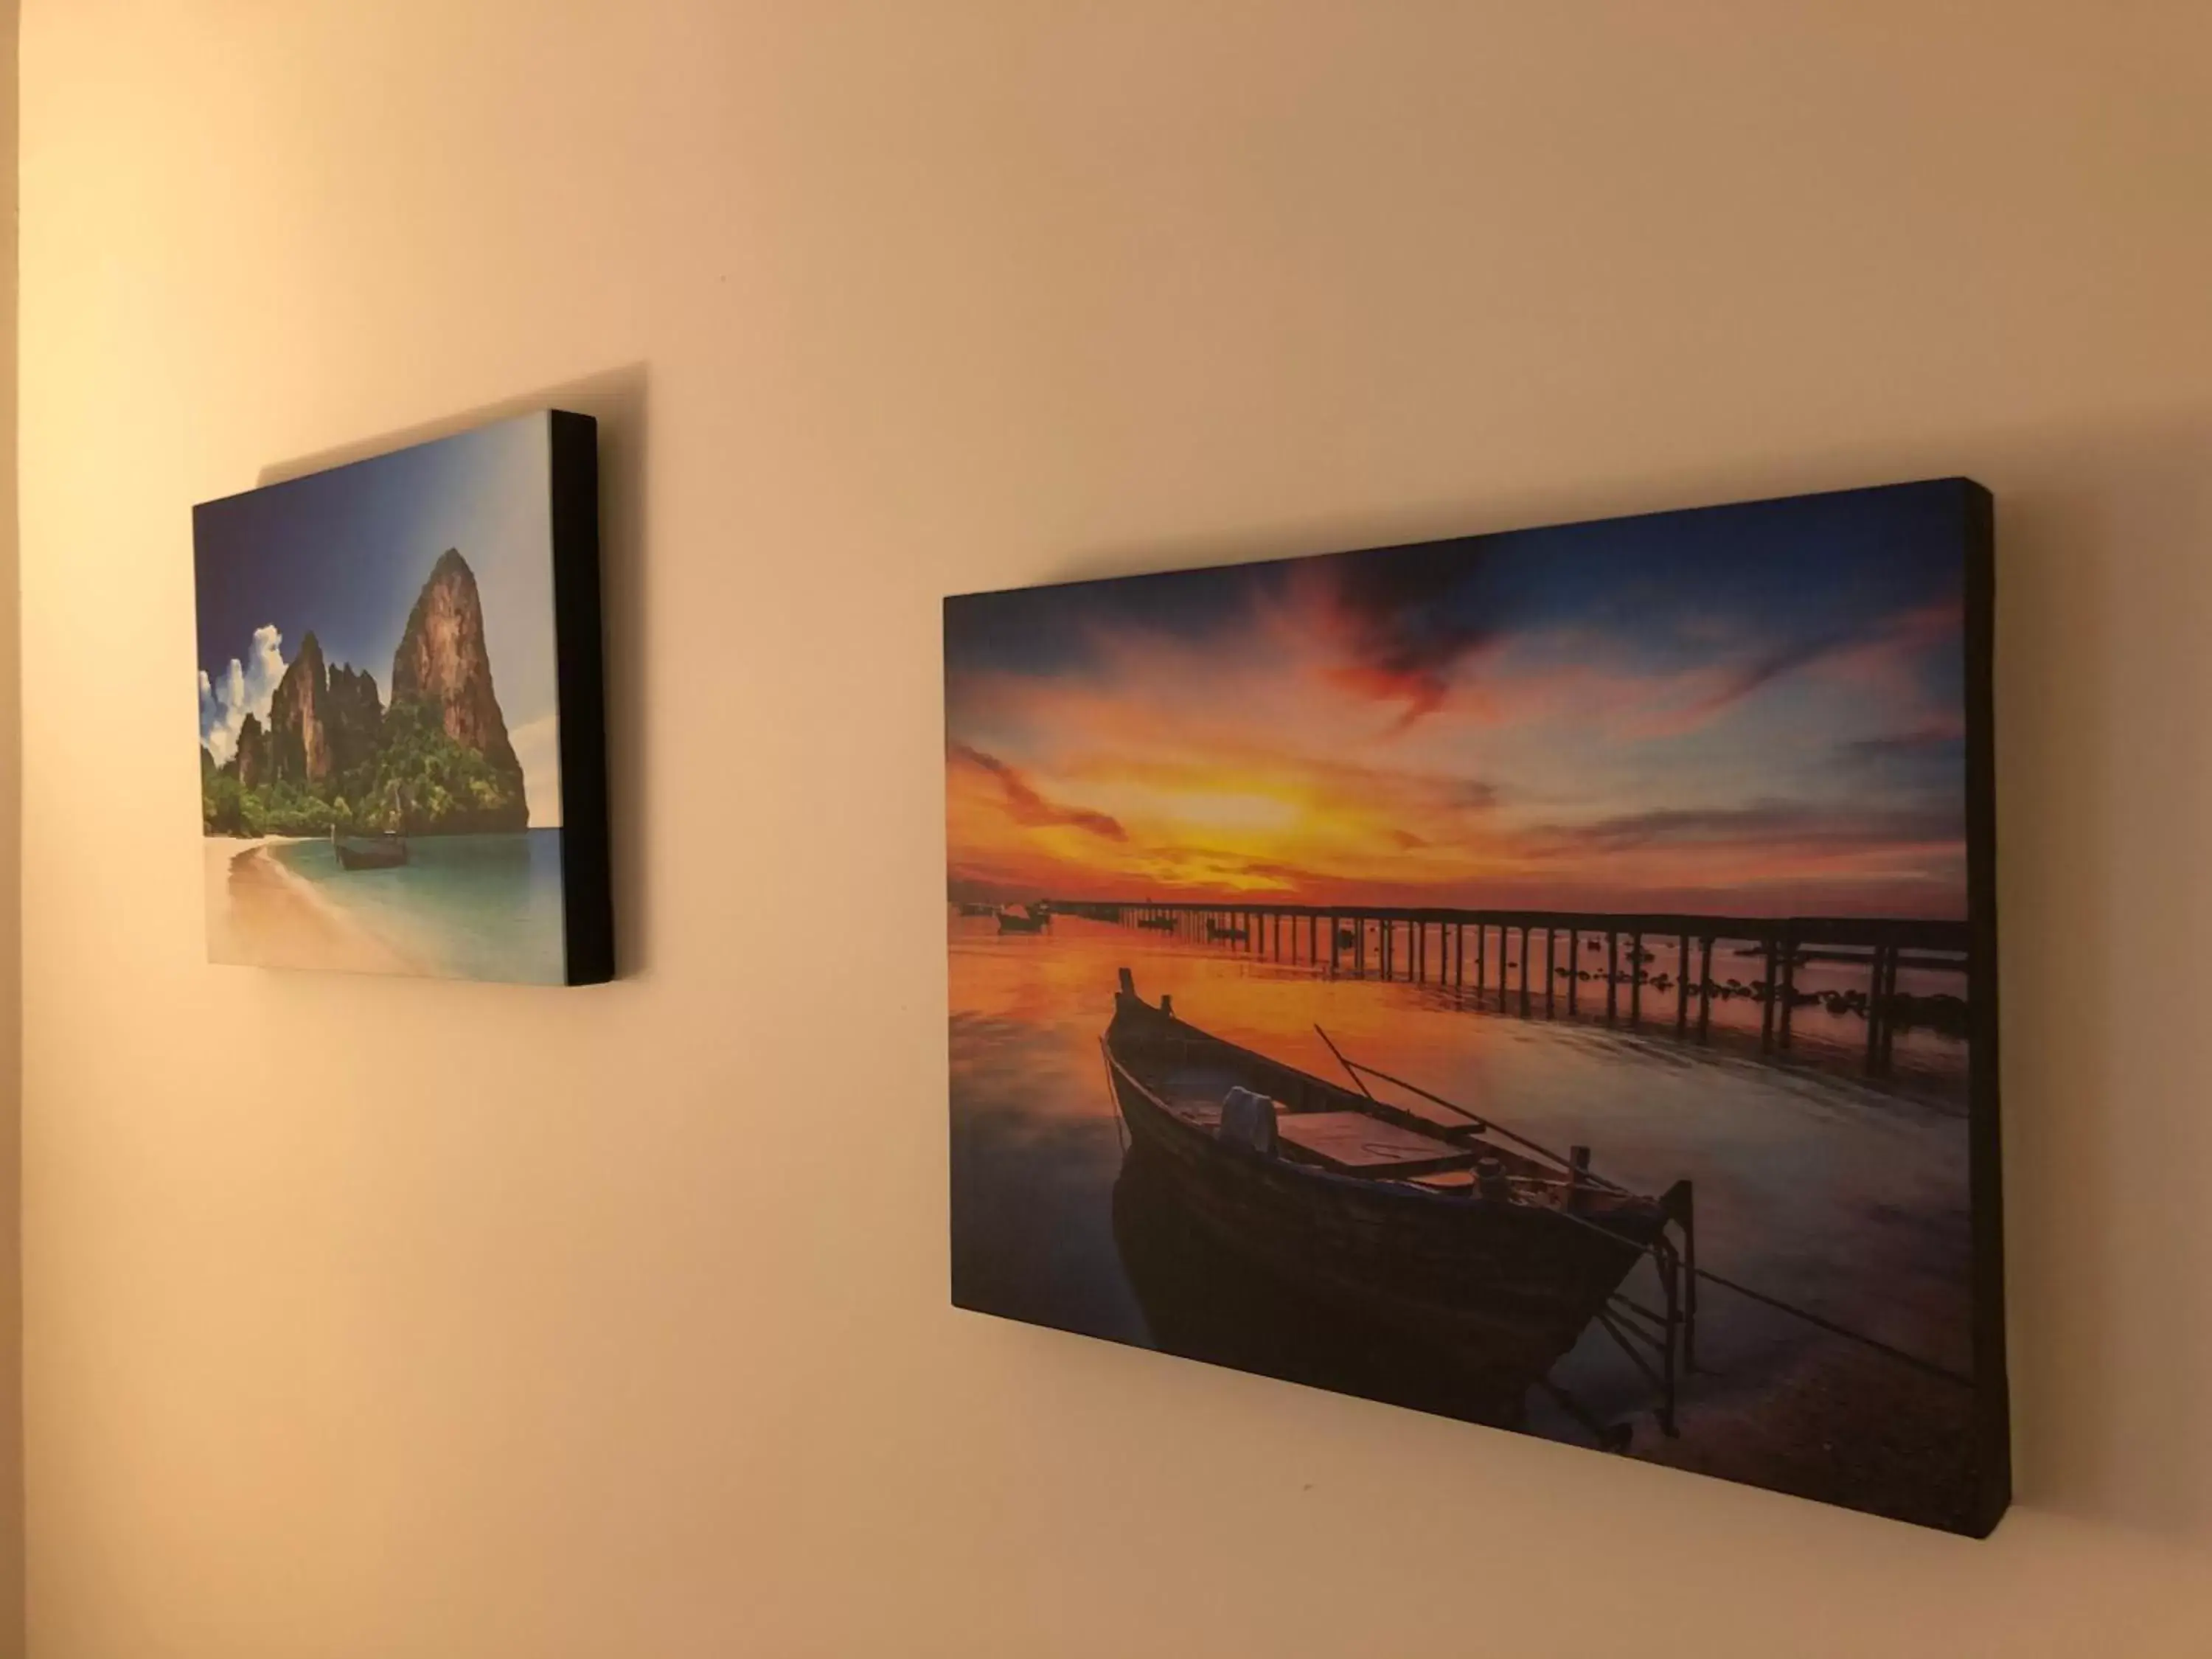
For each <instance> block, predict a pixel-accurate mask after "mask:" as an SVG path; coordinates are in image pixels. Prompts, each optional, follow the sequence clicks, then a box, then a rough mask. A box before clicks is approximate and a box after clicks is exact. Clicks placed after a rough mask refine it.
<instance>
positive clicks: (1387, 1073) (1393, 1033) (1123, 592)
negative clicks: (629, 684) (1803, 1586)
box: [945, 479, 2010, 1534]
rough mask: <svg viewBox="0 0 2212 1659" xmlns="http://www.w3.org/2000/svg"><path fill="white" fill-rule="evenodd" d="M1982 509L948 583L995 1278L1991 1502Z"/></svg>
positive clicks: (1285, 1369)
mask: <svg viewBox="0 0 2212 1659" xmlns="http://www.w3.org/2000/svg"><path fill="white" fill-rule="evenodd" d="M1990 522H1991V514H1990V500H1989V497H1988V495H1987V494H1986V493H1985V492H1984V491H1983V490H1982V489H1980V488H1979V487H1978V486H1977V485H1975V484H1972V483H1969V482H1966V481H1965V480H1961V479H1952V480H1944V481H1938V482H1933V483H1915V484H1905V485H1899V486H1894V487H1889V488H1884V489H1866V490H1857V491H1850V492H1844V493H1838V494H1833V495H1812V496H1804V497H1799V498H1795V499H1790V500H1784V501H1765V502H1756V503H1750V504H1745V505H1738V506H1731V507H1716V508H1711V509H1705V510H1700V511H1693V512H1683V513H1662V514H1657V515H1653V516H1649V517H1642V518H1633V519H1623V520H1611V521H1607V522H1599V523H1590V524H1582V525H1574V526H1563V527H1558V528H1552V529H1544V530H1535V531H1528V532H1515V533H1510V534H1500V535H1488V536H1479V537H1472V538H1466V539H1462V540H1455V541H1444V542H1437V543H1431V544H1423V545H1418V546H1404V547H1393V548H1383V549H1377V550H1368V551H1361V552H1350V553H1343V554H1335V555H1326V556H1316V557H1309V558H1303V559H1295V560H1285V561H1279V562H1265V563H1257V564H1248V565H1242V566H1236V567H1231V568H1217V569H1205V570H1195V571H1190V572H1186V573H1181V574H1165V575H1147V576H1139V577H1132V578H1127V579H1123V580H1108V581H1092V582H1083V583H1076V584H1072V585H1067V586H1051V587H1039V588H1032V589H1024V590H1019V591H1015V592H1000V593H983V594H975V595H971V596H968V597H963V598H957V599H949V600H948V601H946V604H945V702H946V714H945V723H946V734H945V792H946V834H947V842H948V860H949V867H948V870H947V884H948V885H947V900H948V905H947V922H948V928H949V934H950V955H951V960H950V983H951V1178H952V1191H951V1225H952V1238H951V1271H952V1295H953V1299H954V1301H955V1302H956V1303H957V1304H958V1305H960V1306H962V1307H963V1308H968V1309H973V1310H980V1311H981V1312H985V1313H990V1314H996V1315H1000V1316H1005V1317H1007V1318H1011V1319H1018V1320H1024V1321H1028V1322H1034V1323H1037V1324H1041V1325H1048V1326H1054V1327H1057V1328H1061V1329H1064V1330H1068V1331H1074V1332H1079V1333H1084V1334H1089V1335H1091V1336H1096V1337H1103V1338H1109V1339H1111V1340H1115V1341H1120V1342H1125V1343H1132V1344H1136V1345H1139V1346H1146V1347H1149V1348H1154V1349H1158V1350H1160V1351H1162V1352H1169V1353H1174V1354H1179V1355H1184V1356H1188V1357H1190V1358H1198V1359H1203V1360H1208V1361H1212V1362H1214V1363H1218V1364H1225V1365H1231V1366H1236V1367H1239V1368H1242V1369H1243V1370H1251V1371H1257V1372H1261V1373H1265V1374H1267V1375H1270V1376H1278V1377H1283V1378H1287V1379H1291V1380H1292V1381H1296V1382H1299V1383H1308V1384H1311V1385H1315V1386H1318V1387H1322V1388H1327V1389H1336V1390H1340V1391H1343V1392H1346V1393H1350V1394H1354V1395H1364V1396H1367V1397H1370V1398H1372V1399H1376V1400H1380V1401H1390V1402H1394V1403H1396V1404H1399V1405H1403V1406H1409V1407H1418V1408H1420V1409H1423V1410H1426V1411H1430V1412H1435V1413H1444V1414H1447V1415H1449V1416H1452V1417H1455V1418H1460V1419H1466V1420H1468V1421H1471V1422H1474V1423H1480V1424H1485V1425H1492V1426H1496V1427H1503V1428H1510V1429H1515V1430H1519V1431H1523V1432H1526V1433H1529V1434H1534V1435H1540V1436H1542V1437H1547V1438H1548V1439H1552V1440H1556V1441H1560V1442H1565V1443H1571V1444H1575V1445H1581V1446H1587V1447H1592V1448H1596V1449H1603V1450H1606V1451H1608V1452H1611V1453H1614V1454H1618V1455H1625V1456H1627V1457H1632V1458H1638V1459H1643V1460H1646V1461H1649V1462H1656V1463H1662V1464H1668V1465H1673V1466H1675V1467H1677V1468H1683V1469H1687V1470H1692V1471H1697V1472H1700V1473H1703V1474H1709V1475H1715V1476H1720V1477H1723V1478H1726V1479H1729V1480H1739V1481H1745V1482H1749V1483H1752V1484H1755V1485H1758V1486H1766V1487H1771V1488H1773V1489H1776V1490H1778V1491H1781V1492H1791V1493H1796V1494H1799V1495H1802V1496H1804V1497H1808V1498H1818V1499H1822V1500H1825V1501H1827V1502H1830V1503H1834V1504H1847V1505H1850V1506H1853V1507H1856V1508H1858V1509H1862V1510H1871V1511H1874V1512H1876V1513H1879V1514H1881V1515H1886V1516H1895V1517H1898V1518H1900V1519H1904V1520H1907V1521H1911V1522H1920V1523H1923V1524H1926V1525H1929V1526H1934V1527H1941V1528H1949V1529H1952V1530H1954V1531H1960V1532H1965V1533H1970V1534H1984V1533H1986V1532H1987V1531H1988V1530H1989V1529H1990V1528H1991V1527H1993V1526H1994V1525H1995V1524H1996V1520H1997V1518H1998V1516H2000V1514H2001V1513H2002V1510H2003V1508H2004V1506H2005V1504H2006V1503H2007V1502H2008V1497H2009V1491H2010V1474H2009V1468H2010V1465H2009V1457H2008V1444H2007V1414H2006V1385H2005V1370H2004V1333H2003V1314H2002V1242H2001V1231H2000V1222H1999V1215H2000V1209H1999V1194H1998V1187H1997V1143H1996V1041H1995V1038H1996V981H1995V969H1996V952H1995V942H1996V933H1995V926H1996V923H1995V915H1994V896H1995V884H1994V865H1993V860H1994V831H1993V824H1992V806H1991V801H1992V789H1991V780H1990V706H1989V698H1990V605H1991V599H1990V587H1991V566H1990ZM1439 1478H1448V1476H1447V1475H1446V1474H1444V1472H1442V1471H1439Z"/></svg>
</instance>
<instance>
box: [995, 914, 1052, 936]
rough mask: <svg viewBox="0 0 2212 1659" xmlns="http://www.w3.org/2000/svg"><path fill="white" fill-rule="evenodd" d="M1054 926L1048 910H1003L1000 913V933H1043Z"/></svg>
mask: <svg viewBox="0 0 2212 1659" xmlns="http://www.w3.org/2000/svg"><path fill="white" fill-rule="evenodd" d="M1051 925H1052V913H1051V912H1050V911H1048V910H1040V909H1031V910H1028V911H1026V912H1024V911H1021V910H1001V911H1000V912H999V931H1000V933H1042V932H1044V930H1045V929H1046V928H1047V927H1050V926H1051Z"/></svg>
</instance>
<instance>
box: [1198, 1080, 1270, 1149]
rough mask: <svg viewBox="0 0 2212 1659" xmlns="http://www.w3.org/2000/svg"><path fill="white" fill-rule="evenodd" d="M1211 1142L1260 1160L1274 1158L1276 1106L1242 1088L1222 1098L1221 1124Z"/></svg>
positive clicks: (1265, 1097) (1217, 1126) (1215, 1127)
mask: <svg viewBox="0 0 2212 1659" xmlns="http://www.w3.org/2000/svg"><path fill="white" fill-rule="evenodd" d="M1213 1134H1214V1139H1217V1140H1219V1141H1221V1142H1223V1143H1225V1145H1228V1146H1236V1147H1238V1148H1240V1149H1242V1150H1243V1151H1244V1152H1257V1153H1258V1154H1259V1155H1260V1156H1261V1157H1262V1158H1273V1157H1274V1155H1275V1103H1274V1102H1273V1101H1272V1100H1270V1099H1268V1098H1267V1096H1265V1095H1261V1094H1255V1093H1254V1092H1253V1091H1251V1090H1249V1089H1246V1088H1243V1087H1241V1086H1240V1087H1237V1088H1235V1089H1231V1091H1229V1092H1228V1093H1227V1094H1225V1095H1224V1096H1223V1097H1221V1121H1220V1122H1218V1124H1216V1125H1215V1126H1214V1129H1213Z"/></svg>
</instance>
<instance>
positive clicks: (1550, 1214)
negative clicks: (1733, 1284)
mask: <svg viewBox="0 0 2212 1659" xmlns="http://www.w3.org/2000/svg"><path fill="white" fill-rule="evenodd" d="M1103 1048H1104V1049H1105V1054H1106V1062H1107V1071H1108V1076H1109V1082H1110V1085H1111V1087H1112V1090H1113V1096H1114V1103H1115V1107H1116V1109H1118V1110H1119V1111H1120V1113H1121V1118H1122V1121H1124V1122H1125V1123H1126V1124H1127V1127H1128V1131H1129V1134H1130V1138H1131V1143H1132V1144H1131V1147H1130V1156H1131V1157H1132V1158H1146V1159H1148V1160H1151V1161H1152V1165H1153V1167H1154V1170H1155V1171H1156V1174H1157V1179H1158V1182H1160V1183H1161V1184H1162V1185H1164V1187H1165V1188H1168V1189H1170V1190H1171V1191H1172V1192H1173V1193H1174V1194H1175V1195H1176V1198H1177V1199H1178V1200H1180V1203H1181V1205H1182V1208H1183V1210H1184V1211H1185V1212H1186V1213H1187V1214H1188V1217H1189V1218H1191V1220H1192V1222H1193V1224H1194V1225H1196V1226H1197V1227H1199V1228H1200V1229H1202V1230H1203V1231H1205V1232H1206V1234H1208V1235H1209V1236H1211V1237H1212V1238H1214V1239H1215V1240H1216V1241H1217V1242H1218V1243H1220V1244H1221V1245H1222V1246H1224V1247H1225V1248H1226V1249H1231V1250H1233V1251H1235V1252H1237V1254H1238V1255H1241V1256H1242V1257H1243V1258H1244V1259H1245V1260H1246V1261H1249V1263H1251V1264H1252V1265H1254V1266H1255V1267H1259V1268H1261V1269H1262V1270H1264V1271H1266V1272H1267V1273H1269V1274H1270V1275H1272V1277H1273V1279H1276V1280H1277V1281H1279V1282H1281V1283H1283V1284H1285V1285H1290V1286H1292V1287H1295V1288H1296V1289H1297V1290H1298V1291H1301V1292H1303V1293H1304V1294H1307V1295H1310V1296H1311V1297H1315V1298H1316V1299H1317V1300H1318V1301H1320V1302H1321V1303H1322V1304H1330V1305H1334V1307H1336V1308H1338V1309H1340V1310H1347V1311H1352V1312H1356V1313H1358V1314H1359V1315H1361V1316H1364V1317H1366V1318H1369V1319H1371V1320H1375V1321H1378V1322H1381V1323H1383V1324H1384V1325H1386V1326H1388V1327H1389V1328H1392V1329H1395V1330H1396V1331H1398V1332H1400V1333H1401V1334H1407V1335H1413V1336H1417V1337H1419V1338H1420V1339H1422V1340H1427V1341H1431V1342H1434V1343H1437V1344H1438V1345H1439V1346H1443V1347H1444V1348H1447V1349H1449V1350H1451V1351H1453V1352H1455V1353H1457V1354H1459V1355H1461V1356H1462V1357H1463V1358H1465V1359H1466V1360H1467V1361H1468V1363H1469V1364H1470V1365H1472V1366H1476V1367H1479V1368H1480V1369H1481V1370H1484V1371H1485V1372H1486V1373H1487V1374H1490V1375H1492V1376H1496V1375H1499V1374H1519V1375H1522V1376H1525V1377H1526V1378H1527V1379H1528V1380H1531V1381H1533V1380H1534V1379H1535V1378H1537V1377H1540V1376H1542V1375H1543V1374H1544V1373H1545V1372H1546V1371H1547V1370H1549V1369H1550V1368H1551V1366H1552V1365H1553V1363H1554V1362H1555V1361H1557V1360H1558V1358H1559V1357H1560V1356H1561V1355H1562V1354H1564V1353H1565V1352H1566V1351H1567V1350H1568V1349H1569V1348H1571V1347H1572V1346H1574V1344H1575V1342H1576V1340H1577V1338H1578V1337H1580V1335H1581V1334H1582V1332H1583V1328H1584V1327H1586V1326H1587V1325H1588V1324H1589V1322H1590V1320H1591V1319H1592V1317H1593V1316H1595V1315H1596V1314H1597V1313H1598V1312H1599V1311H1600V1310H1601V1309H1603V1308H1604V1306H1605V1305H1606V1303H1607V1298H1608V1297H1611V1296H1612V1295H1613V1292H1614V1291H1616V1290H1617V1289H1618V1288H1619V1287H1620V1283H1621V1281H1622V1280H1623V1279H1625V1278H1626V1276H1627V1274H1628V1272H1629V1270H1630V1269H1631V1268H1632V1267H1634V1266H1635V1265H1636V1264H1637V1262H1638V1261H1639V1260H1640V1259H1641V1258H1642V1256H1643V1255H1644V1253H1645V1252H1646V1251H1647V1250H1650V1249H1653V1248H1654V1247H1655V1246H1656V1247H1657V1248H1659V1249H1661V1250H1662V1252H1666V1253H1669V1254H1671V1252H1670V1250H1669V1247H1668V1246H1667V1245H1666V1244H1664V1243H1662V1233H1663V1231H1664V1230H1665V1228H1666V1227H1667V1225H1668V1222H1669V1221H1686V1211H1687V1206H1688V1188H1687V1185H1686V1183H1682V1182H1678V1183H1677V1184H1676V1185H1675V1187H1674V1188H1672V1189H1670V1190H1669V1192H1668V1194H1667V1195H1666V1196H1665V1197H1663V1198H1660V1199H1653V1198H1648V1197H1644V1196H1642V1195H1640V1194H1634V1193H1631V1192H1628V1191H1626V1190H1625V1189H1623V1188H1620V1187H1617V1186H1615V1185H1613V1183H1611V1182H1606V1181H1603V1180H1602V1179H1601V1178H1600V1177H1598V1176H1595V1175H1594V1174H1592V1173H1591V1172H1590V1171H1589V1167H1588V1162H1587V1154H1586V1153H1584V1152H1582V1150H1581V1149H1576V1151H1575V1152H1574V1153H1571V1155H1570V1157H1569V1158H1566V1159H1559V1158H1553V1157H1550V1156H1549V1155H1539V1153H1538V1152H1536V1151H1535V1150H1534V1149H1531V1147H1530V1144H1529V1143H1528V1142H1525V1141H1521V1140H1519V1139H1518V1138H1517V1137H1515V1136H1512V1135H1511V1134H1510V1133H1509V1132H1506V1131H1504V1130H1502V1129H1499V1128H1498V1127H1496V1126H1494V1125H1492V1124H1489V1123H1487V1122H1485V1121H1480V1120H1479V1119H1474V1118H1473V1117H1470V1116H1468V1115H1465V1114H1461V1115H1459V1118H1458V1119H1457V1120H1456V1121H1455V1120H1454V1119H1453V1118H1452V1117H1451V1116H1450V1115H1449V1113H1447V1112H1445V1111H1444V1110H1443V1109H1438V1111H1437V1115H1436V1116H1434V1117H1431V1116H1430V1115H1427V1113H1426V1111H1425V1109H1424V1110H1422V1111H1415V1110H1413V1109H1408V1108H1405V1107H1401V1106H1398V1105H1396V1104H1395V1103H1387V1102H1383V1101H1378V1100H1376V1099H1375V1098H1374V1097H1371V1096H1370V1095H1367V1094H1364V1093H1361V1092H1358V1091H1355V1090H1353V1089H1347V1088H1344V1087H1340V1085H1336V1084H1334V1083H1329V1082H1327V1081H1325V1080H1323V1079H1321V1078H1317V1077H1315V1076H1312V1075H1310V1073H1305V1072H1301V1071H1298V1070H1297V1069H1296V1068H1295V1067H1292V1066H1286V1065H1284V1064H1283V1063H1281V1062H1280V1061H1279V1060H1271V1059H1269V1058H1268V1057H1267V1056H1266V1055H1264V1054H1257V1053H1255V1052H1254V1051H1252V1050H1250V1049H1248V1048H1239V1047H1237V1045H1236V1044H1234V1043H1231V1042H1225V1041H1223V1040H1222V1039H1220V1038H1218V1037H1216V1036H1212V1035H1210V1034H1209V1033H1207V1032H1206V1031H1203V1030H1200V1029H1199V1028H1198V1027H1196V1026H1194V1025H1192V1024H1188V1023H1187V1022H1186V1021H1184V1020H1182V1019H1180V1018H1176V1014H1175V1012H1174V1008H1173V1006H1172V1001H1171V1000H1170V999H1168V998H1165V997H1164V998H1162V999H1161V1000H1160V1004H1159V1006H1157V1007H1155V1006H1152V1005H1151V1004H1149V1003H1147V1002H1146V1001H1144V1000H1142V999H1141V998H1139V996H1138V995H1137V994H1136V988H1135V986H1134V984H1133V981H1132V980H1131V977H1130V974H1129V970H1128V969H1126V968H1125V969H1122V970H1121V988H1120V991H1119V994H1117V995H1116V996H1115V1002H1114V1017H1113V1019H1112V1021H1111V1022H1110V1023H1109V1024H1108V1026H1107V1028H1106V1032H1105V1036H1104V1037H1103ZM1509 1143H1512V1144H1509Z"/></svg>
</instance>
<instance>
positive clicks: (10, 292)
mask: <svg viewBox="0 0 2212 1659" xmlns="http://www.w3.org/2000/svg"><path fill="white" fill-rule="evenodd" d="M16 21H17V9H16V4H15V0H0V1654H13V1653H20V1652H21V1650H22V1643H23V1437H22V1427H23V1365H22V1358H23V1343H22V1323H23V1322H22V1249H21V1244H22V1238H21V1225H20V1224H21V1219H22V1206H21V1186H20V1183H19V1181H18V1176H19V1173H20V1170H19V1165H20V1164H21V1157H20V1154H21V1146H22V1137H21V1133H20V1127H21V1106H22V1099H21V1088H20V1086H19V1085H20V1084H21V1077H22V1042H21V1038H22V1024H21V1012H22V1005H21V977H20V971H19V970H20V967H21V946H22V906H21V892H20V884H19V882H18V880H17V877H18V875H19V873H20V872H21V866H22V859H21V839H22V837H21V820H22V732H21V724H20V719H19V716H18V714H17V713H16V711H17V710H18V709H19V708H21V684H19V682H18V679H17V666H18V663H17V659H18V657H19V655H20V645H19V641H20V637H21V636H20V635H19V632H18V629H17V627H16V612H17V608H18V607H17V604H16V593H15V577H16V537H15V113H16V96H15V94H16V76H15V46H16V32H15V26H16Z"/></svg>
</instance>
